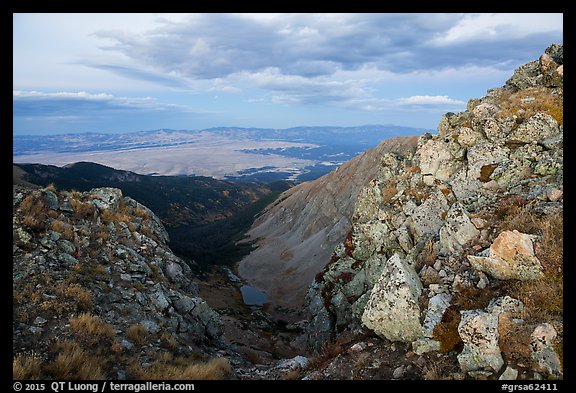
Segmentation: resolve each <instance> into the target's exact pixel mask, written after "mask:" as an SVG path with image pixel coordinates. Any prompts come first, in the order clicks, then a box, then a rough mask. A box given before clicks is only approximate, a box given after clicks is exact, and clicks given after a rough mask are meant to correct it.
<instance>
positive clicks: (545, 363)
mask: <svg viewBox="0 0 576 393" xmlns="http://www.w3.org/2000/svg"><path fill="white" fill-rule="evenodd" d="M556 335H557V333H556V329H554V327H553V326H552V325H551V324H549V323H543V324H540V325H538V326H536V328H535V329H534V331H533V332H532V334H531V335H530V346H531V348H532V358H533V359H534V360H535V361H536V363H537V364H538V366H539V367H540V368H539V369H538V370H537V371H540V372H543V373H546V374H547V375H549V376H550V377H551V378H554V379H558V378H562V374H563V373H562V365H561V364H560V358H559V357H558V354H557V353H556V350H555V349H554V339H555V338H556Z"/></svg>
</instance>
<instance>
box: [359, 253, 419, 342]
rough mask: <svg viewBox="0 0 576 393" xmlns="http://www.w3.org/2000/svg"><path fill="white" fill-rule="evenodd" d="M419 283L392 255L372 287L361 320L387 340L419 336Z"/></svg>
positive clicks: (396, 255)
mask: <svg viewBox="0 0 576 393" xmlns="http://www.w3.org/2000/svg"><path fill="white" fill-rule="evenodd" d="M421 293H422V284H421V283H420V279H419V278H418V274H417V273H416V271H415V270H414V268H413V267H412V266H411V265H409V264H408V263H406V262H405V261H404V260H402V259H401V258H400V256H399V255H398V254H394V255H393V256H392V257H390V259H389V260H388V261H387V262H386V265H385V266H384V269H383V271H382V275H381V276H380V279H379V280H378V282H377V283H376V285H374V288H372V292H371V293H370V299H369V300H368V303H367V304H366V308H365V309H364V313H363V314H362V323H363V324H364V325H365V326H366V327H367V328H369V329H372V330H373V331H374V332H375V333H376V334H378V335H379V336H383V337H385V338H387V339H389V340H391V341H404V342H411V341H414V340H416V339H417V338H419V337H421V336H422V325H421V324H420V306H419V305H418V298H419V296H420V294H421Z"/></svg>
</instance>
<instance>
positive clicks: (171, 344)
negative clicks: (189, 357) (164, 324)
mask: <svg viewBox="0 0 576 393" xmlns="http://www.w3.org/2000/svg"><path fill="white" fill-rule="evenodd" d="M160 344H161V345H162V346H163V347H165V348H167V349H170V350H172V351H174V350H175V349H176V348H178V342H177V341H176V339H175V338H174V336H172V335H171V334H170V333H168V332H163V333H162V334H161V335H160Z"/></svg>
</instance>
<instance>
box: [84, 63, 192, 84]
mask: <svg viewBox="0 0 576 393" xmlns="http://www.w3.org/2000/svg"><path fill="white" fill-rule="evenodd" d="M85 65H87V66H88V67H92V68H96V69H99V70H104V71H110V72H113V73H115V74H118V75H121V76H124V77H128V78H131V79H138V80H144V81H147V82H152V83H157V84H160V85H163V86H167V87H172V88H177V89H183V88H186V85H187V84H188V83H187V81H186V80H185V79H183V78H178V77H174V76H170V75H165V74H161V73H159V72H157V71H147V70H143V69H139V68H135V67H126V66H120V65H113V64H85Z"/></svg>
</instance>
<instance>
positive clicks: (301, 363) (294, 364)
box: [276, 355, 308, 370]
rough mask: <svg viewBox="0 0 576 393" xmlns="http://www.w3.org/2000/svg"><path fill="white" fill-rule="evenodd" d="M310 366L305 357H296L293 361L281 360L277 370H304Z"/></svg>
mask: <svg viewBox="0 0 576 393" xmlns="http://www.w3.org/2000/svg"><path fill="white" fill-rule="evenodd" d="M307 366H308V358H307V357H305V356H300V355H298V356H294V357H293V358H292V359H284V360H279V361H278V363H277V366H276V368H281V369H289V370H298V369H300V370H303V369H305V368H306V367H307Z"/></svg>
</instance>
